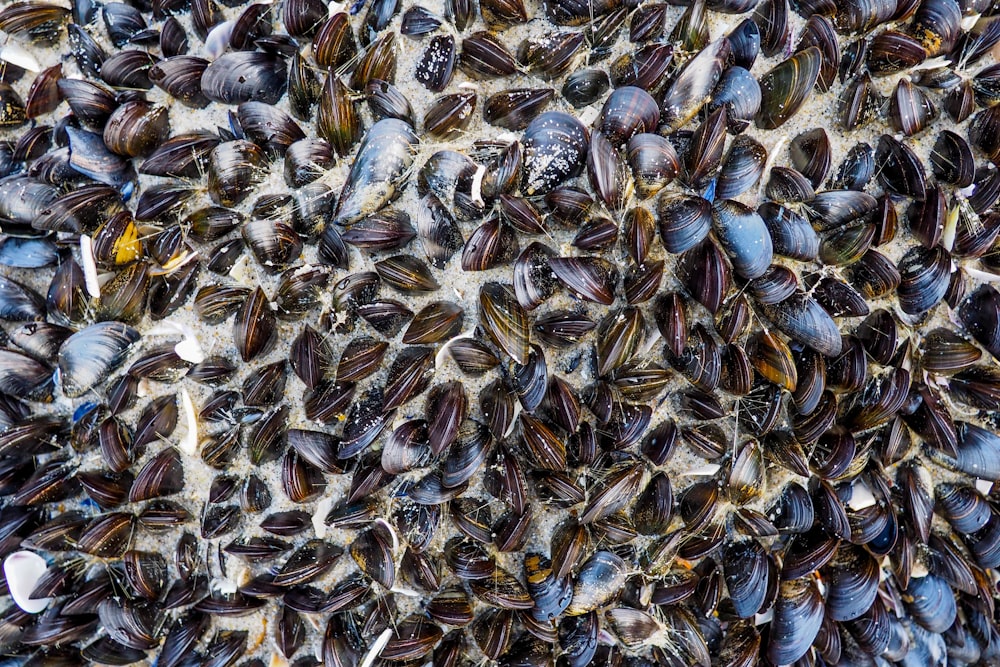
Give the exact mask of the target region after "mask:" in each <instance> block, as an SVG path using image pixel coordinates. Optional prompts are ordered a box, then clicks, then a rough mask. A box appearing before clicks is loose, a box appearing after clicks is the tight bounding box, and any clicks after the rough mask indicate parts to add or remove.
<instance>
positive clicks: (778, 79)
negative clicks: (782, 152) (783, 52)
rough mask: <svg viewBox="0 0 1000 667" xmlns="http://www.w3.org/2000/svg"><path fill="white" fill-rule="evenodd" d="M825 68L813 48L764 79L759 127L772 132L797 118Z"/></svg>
mask: <svg viewBox="0 0 1000 667" xmlns="http://www.w3.org/2000/svg"><path fill="white" fill-rule="evenodd" d="M822 64H823V54H822V53H821V52H820V50H819V49H818V48H816V47H815V46H810V47H809V48H807V49H805V50H804V51H800V52H799V53H796V54H795V55H793V56H792V57H791V58H789V59H788V60H785V61H783V62H782V63H780V64H779V65H777V66H776V67H774V68H773V69H771V70H770V71H768V72H766V73H765V74H764V75H763V76H761V78H760V90H761V106H760V112H759V113H758V114H757V118H756V122H757V127H760V128H761V129H765V130H773V129H775V128H778V127H781V126H782V125H783V124H784V123H785V122H786V121H788V119H789V118H791V117H792V116H794V115H795V113H796V112H797V111H798V110H799V109H800V108H801V107H802V105H803V104H804V103H805V101H806V99H808V97H809V93H810V92H812V89H813V86H815V85H816V80H817V79H818V78H819V73H820V67H821V66H822Z"/></svg>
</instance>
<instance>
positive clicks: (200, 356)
mask: <svg viewBox="0 0 1000 667" xmlns="http://www.w3.org/2000/svg"><path fill="white" fill-rule="evenodd" d="M175 334H180V335H181V336H184V340H182V341H181V342H179V343H177V344H176V345H174V352H176V353H177V356H178V357H180V358H181V359H183V360H184V361H190V362H191V363H192V364H200V363H201V362H203V361H205V352H204V351H203V350H202V349H201V343H199V342H198V335H197V334H196V333H195V331H194V329H192V328H191V327H190V326H188V325H186V324H182V323H180V322H174V321H172V320H164V321H162V322H160V323H159V324H157V325H156V326H155V327H153V328H152V329H151V330H150V331H149V332H148V333H147V335H151V336H171V335H175Z"/></svg>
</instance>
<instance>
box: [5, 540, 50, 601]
mask: <svg viewBox="0 0 1000 667" xmlns="http://www.w3.org/2000/svg"><path fill="white" fill-rule="evenodd" d="M48 569H49V565H48V563H46V562H45V559H44V558H42V557H41V556H39V555H38V554H36V553H35V552H34V551H15V552H14V553H12V554H11V555H9V556H7V559H6V560H4V562H3V574H4V577H5V578H6V579H7V588H8V589H9V590H10V596H11V597H12V598H13V599H14V604H16V605H17V606H18V607H20V608H21V611H23V612H25V613H27V614H39V613H41V612H42V611H44V610H45V608H46V607H48V606H49V603H50V602H52V598H40V599H38V600H33V599H31V597H30V596H31V591H33V590H35V586H36V585H38V580H39V579H41V578H42V575H44V574H45V571H46V570H48Z"/></svg>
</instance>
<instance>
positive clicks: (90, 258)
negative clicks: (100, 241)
mask: <svg viewBox="0 0 1000 667" xmlns="http://www.w3.org/2000/svg"><path fill="white" fill-rule="evenodd" d="M80 261H81V262H82V263H83V266H82V267H81V268H82V269H83V282H84V284H85V285H86V287H87V294H89V295H90V296H92V297H94V298H95V299H99V298H101V283H100V281H99V280H98V279H97V260H96V259H95V258H94V240H93V239H92V238H90V237H89V236H87V235H86V234H80Z"/></svg>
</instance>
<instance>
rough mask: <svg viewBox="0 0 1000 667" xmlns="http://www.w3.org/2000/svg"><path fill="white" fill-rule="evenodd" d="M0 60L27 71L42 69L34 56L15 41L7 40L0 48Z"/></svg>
mask: <svg viewBox="0 0 1000 667" xmlns="http://www.w3.org/2000/svg"><path fill="white" fill-rule="evenodd" d="M0 60H2V61H4V62H7V63H10V64H11V65H15V66H17V67H20V68H21V69H26V70H28V71H29V72H38V71H39V70H41V69H42V66H41V65H39V64H38V60H37V59H36V58H35V56H33V55H31V53H30V52H29V51H28V50H27V49H25V48H24V47H23V46H21V45H20V44H18V43H17V42H8V43H7V44H6V45H5V46H4V47H3V48H2V49H0Z"/></svg>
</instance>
